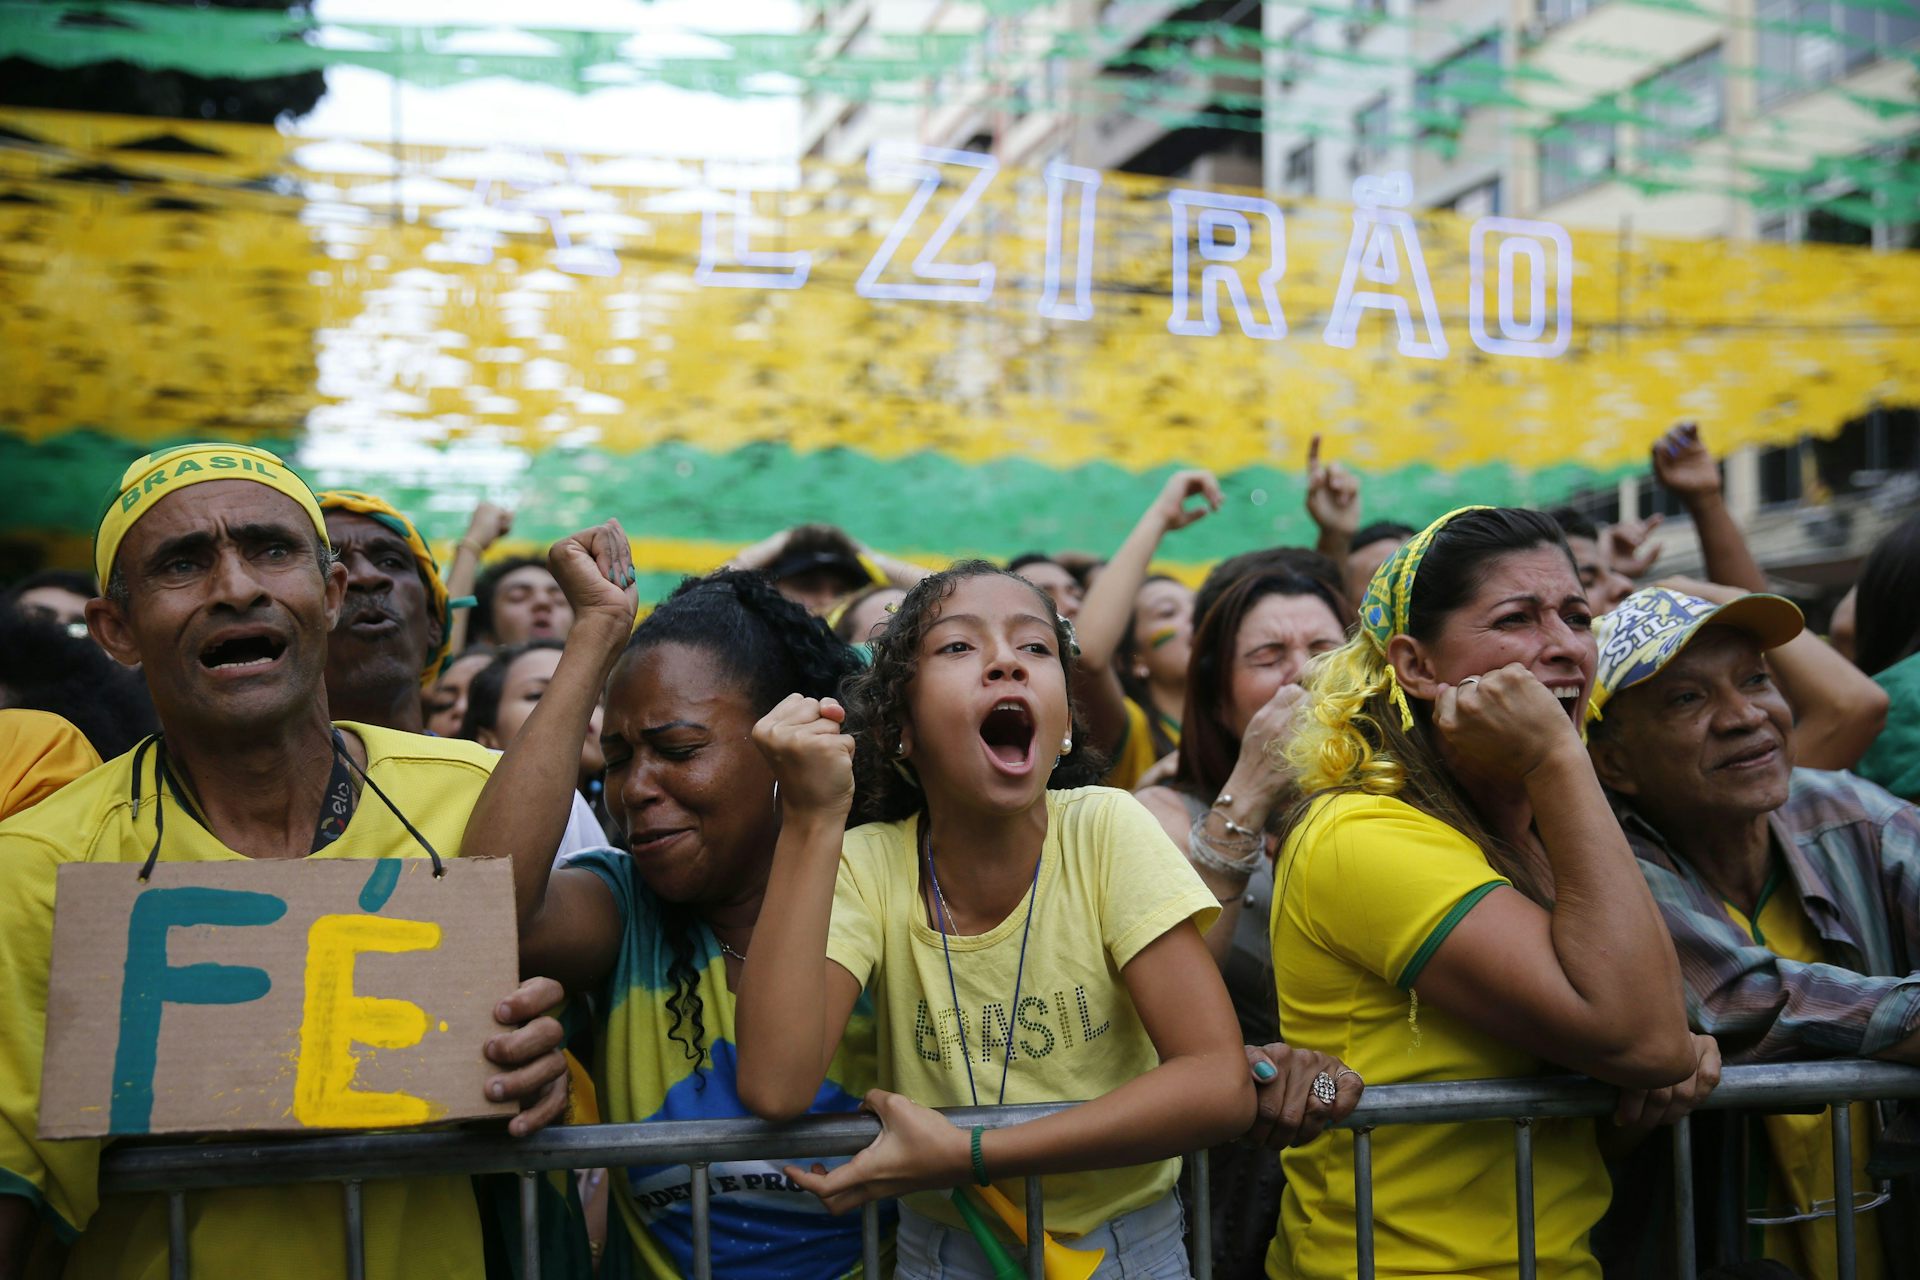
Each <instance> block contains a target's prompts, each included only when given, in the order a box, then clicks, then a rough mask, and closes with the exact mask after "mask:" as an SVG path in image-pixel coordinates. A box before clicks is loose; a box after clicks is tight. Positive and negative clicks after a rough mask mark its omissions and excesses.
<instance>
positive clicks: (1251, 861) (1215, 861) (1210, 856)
mask: <svg viewBox="0 0 1920 1280" xmlns="http://www.w3.org/2000/svg"><path fill="white" fill-rule="evenodd" d="M1266 851H1267V842H1266V837H1264V836H1256V837H1255V838H1254V839H1253V840H1250V841H1248V842H1247V847H1246V849H1245V851H1244V852H1242V851H1241V850H1238V849H1233V848H1222V847H1221V842H1218V841H1216V840H1215V839H1214V838H1213V837H1212V836H1210V835H1208V834H1207V815H1206V814H1204V813H1203V814H1201V815H1200V816H1199V817H1197V818H1195V819H1194V820H1193V825H1192V826H1191V827H1189V828H1188V829H1187V852H1188V854H1189V855H1190V856H1191V857H1192V859H1193V860H1194V861H1195V862H1197V863H1199V864H1200V865H1201V866H1203V867H1208V868H1210V869H1212V870H1214V871H1220V872H1225V873H1226V874H1228V875H1239V876H1248V875H1252V874H1253V873H1254V872H1255V871H1257V870H1259V868H1260V857H1261V855H1262V854H1264V853H1265V852H1266ZM1234 854H1239V856H1238V857H1235V856H1233V855H1234Z"/></svg>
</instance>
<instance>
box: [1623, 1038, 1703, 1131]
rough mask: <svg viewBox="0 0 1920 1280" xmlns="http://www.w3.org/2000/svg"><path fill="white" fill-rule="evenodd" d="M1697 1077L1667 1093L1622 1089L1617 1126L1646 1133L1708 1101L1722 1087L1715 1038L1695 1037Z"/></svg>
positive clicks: (1694, 1053)
mask: <svg viewBox="0 0 1920 1280" xmlns="http://www.w3.org/2000/svg"><path fill="white" fill-rule="evenodd" d="M1693 1059H1694V1062H1693V1074H1692V1075H1690V1076H1688V1077H1687V1078H1686V1079H1685V1080H1682V1081H1681V1082H1680V1083H1679V1084H1676V1085H1669V1086H1667V1087H1666V1088H1664V1089H1622V1090H1621V1091H1620V1105H1619V1106H1618V1107H1616V1108H1615V1109H1614V1112H1613V1123H1614V1124H1615V1125H1617V1126H1619V1127H1620V1128H1622V1129H1626V1130H1628V1131H1630V1132H1633V1133H1646V1132H1647V1131H1649V1130H1651V1129H1655V1128H1658V1127H1659V1126H1661V1125H1663V1124H1672V1123H1673V1122H1674V1121H1676V1120H1678V1119H1680V1118H1681V1117H1682V1116H1684V1115H1686V1114H1688V1113H1689V1112H1691V1111H1693V1110H1694V1109H1695V1108H1696V1107H1698V1106H1699V1105H1700V1104H1701V1103H1703V1102H1705V1101H1706V1100H1707V1095H1708V1094H1711V1093H1712V1092H1713V1091H1714V1088H1715V1087H1716V1086H1718V1085H1719V1083H1720V1043H1719V1041H1717V1040H1715V1039H1714V1038H1713V1037H1712V1036H1702V1035H1696V1036H1694V1037H1693Z"/></svg>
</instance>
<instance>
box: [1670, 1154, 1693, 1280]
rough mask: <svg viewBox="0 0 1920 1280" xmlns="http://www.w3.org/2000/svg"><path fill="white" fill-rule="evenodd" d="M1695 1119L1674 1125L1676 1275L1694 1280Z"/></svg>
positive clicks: (1674, 1258)
mask: <svg viewBox="0 0 1920 1280" xmlns="http://www.w3.org/2000/svg"><path fill="white" fill-rule="evenodd" d="M1693 1251H1694V1239H1693V1117H1692V1116H1681V1117H1680V1119H1679V1120H1678V1121H1676V1122H1675V1123H1674V1126H1673V1274H1674V1280H1693V1275H1694V1268H1693Z"/></svg>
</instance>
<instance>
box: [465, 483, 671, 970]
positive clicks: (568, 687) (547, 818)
mask: <svg viewBox="0 0 1920 1280" xmlns="http://www.w3.org/2000/svg"><path fill="white" fill-rule="evenodd" d="M547 567H548V568H549V569H550V570H551V571H552V573H553V576H554V580H555V581H557V582H558V583H559V584H560V588H561V590H563V591H564V592H566V596H567V602H568V603H569V604H571V605H572V606H573V613H574V624H573V629H572V630H571V631H570V632H568V633H567V643H566V648H565V649H564V650H563V651H562V652H561V654H560V663H559V665H558V666H557V667H556V668H555V669H554V673H553V679H552V680H551V681H549V682H548V684H547V687H546V690H545V691H544V692H543V693H542V694H541V696H540V700H539V702H538V703H537V704H535V706H534V709H533V713H532V714H531V715H530V716H528V717H527V722H526V724H525V725H523V726H522V727H521V729H520V732H519V733H518V734H516V735H515V736H514V739H513V741H512V742H511V743H509V744H508V746H507V750H506V753H505V754H504V755H503V756H501V758H500V762H499V763H498V764H497V765H495V766H494V770H493V776H492V777H491V778H489V779H488V780H487V785H486V787H485V788H484V789H483V790H482V791H481V793H480V800H479V802H478V803H477V804H475V805H474V808H473V814H472V816H471V817H470V818H469V819H468V820H467V833H466V838H465V840H464V841H463V842H462V845H461V853H462V854H463V855H464V856H467V857H482V858H488V857H493V858H511V859H512V860H513V893H514V903H515V906H516V908H517V910H518V915H519V927H520V966H521V969H522V970H523V971H524V972H526V973H529V974H541V975H544V976H547V977H553V978H558V979H559V980H560V981H561V982H562V983H563V984H565V985H566V986H568V987H578V986H581V985H584V984H586V983H590V982H593V981H595V980H597V979H598V978H599V977H600V976H602V975H603V974H605V973H606V971H607V969H608V968H609V967H610V966H611V965H612V963H613V959H614V956H615V954H616V953H617V951H618V948H619V944H620V928H621V922H620V918H619V913H618V911H617V910H616V909H615V906H614V903H613V900H612V896H611V895H610V894H609V893H608V892H607V889H606V887H605V885H603V884H602V883H601V882H600V878H599V877H598V876H595V875H593V874H592V873H590V872H585V871H566V870H560V871H555V870H554V868H553V851H554V850H555V849H556V848H558V847H559V845H560V838H561V835H562V833H564V832H565V831H566V827H567V817H568V815H569V814H570V813H571V811H572V808H573V796H574V783H575V781H576V779H577V777H578V774H579V767H580V766H579V760H580V743H581V741H582V740H583V739H584V738H585V737H586V733H587V726H588V722H589V721H590V720H591V718H592V715H593V709H594V705H595V704H596V703H597V702H598V701H599V698H600V690H601V689H602V687H604V686H605V684H606V681H607V675H608V673H609V672H611V671H612V669H613V664H614V662H615V661H616V660H617V659H618V658H619V656H620V651H621V649H622V648H623V647H624V646H625V645H626V642H627V637H628V635H629V634H631V632H632V630H633V617H634V611H635V608H636V595H635V592H634V586H633V584H634V572H633V558H632V552H631V549H630V547H629V545H628V542H627V535H626V533H625V532H624V531H623V530H622V529H621V528H620V522H619V521H617V520H609V521H607V523H605V524H603V525H599V526H596V527H595V528H592V529H588V530H587V531H586V532H584V533H577V534H574V535H573V536H572V537H570V538H567V539H564V540H562V541H560V542H556V543H555V544H554V545H553V549H552V551H550V552H549V553H548V555H547Z"/></svg>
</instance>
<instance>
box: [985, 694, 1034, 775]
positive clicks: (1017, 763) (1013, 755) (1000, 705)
mask: <svg viewBox="0 0 1920 1280" xmlns="http://www.w3.org/2000/svg"><path fill="white" fill-rule="evenodd" d="M980 741H981V742H983V743H985V744H986V748H987V754H988V755H990V756H992V757H993V758H994V760H995V761H997V762H998V763H999V764H1000V765H1001V767H1002V768H1005V769H1009V770H1021V769H1023V768H1025V766H1026V765H1027V764H1028V763H1029V762H1030V761H1031V760H1032V759H1033V713H1032V712H1031V711H1029V710H1027V708H1026V705H1025V704H1024V703H1020V702H1015V701H1013V700H1011V699H1008V700H1006V701H1004V702H996V703H995V704H994V706H993V710H991V711H989V712H987V718H986V719H985V720H982V721H981V722H980Z"/></svg>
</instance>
